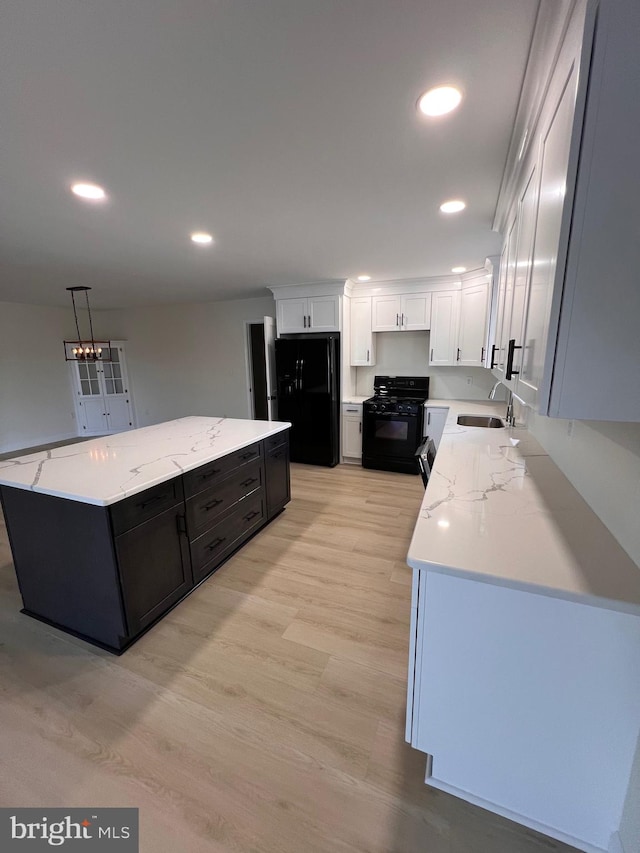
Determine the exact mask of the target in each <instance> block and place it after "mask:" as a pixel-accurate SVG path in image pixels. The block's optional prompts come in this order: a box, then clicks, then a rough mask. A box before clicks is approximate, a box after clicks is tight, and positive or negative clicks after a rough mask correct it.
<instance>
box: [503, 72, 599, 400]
mask: <svg viewBox="0 0 640 853" xmlns="http://www.w3.org/2000/svg"><path fill="white" fill-rule="evenodd" d="M576 73H577V69H576V66H575V64H572V65H571V69H570V73H569V77H568V78H567V79H563V80H562V81H559V85H558V86H557V87H554V89H553V90H552V93H553V94H555V95H556V98H554V101H553V102H552V103H550V104H549V107H548V109H546V110H545V118H546V117H547V115H548V116H549V120H548V124H547V126H546V127H545V128H544V131H543V138H542V146H541V152H540V157H541V165H540V202H539V205H538V217H537V225H536V236H535V254H534V258H533V264H532V269H531V281H530V287H529V293H528V304H527V310H526V318H525V322H524V324H523V332H522V341H521V343H522V345H523V350H522V351H521V356H522V357H521V366H520V374H519V376H518V380H517V383H516V388H515V390H516V393H517V395H518V397H520V398H521V399H522V400H524V402H525V403H527V404H529V405H530V406H534V407H535V406H537V404H538V389H539V388H540V383H541V382H542V377H543V372H544V356H545V347H546V342H547V333H548V329H549V313H550V308H551V295H552V292H553V281H554V277H555V272H556V266H557V257H558V248H559V242H560V225H561V222H562V210H563V206H564V197H565V193H564V183H565V180H566V175H567V168H568V163H569V147H570V142H571V129H572V126H573V113H574V98H575V87H576V79H575V78H576ZM603 310H604V311H605V312H606V306H603Z"/></svg>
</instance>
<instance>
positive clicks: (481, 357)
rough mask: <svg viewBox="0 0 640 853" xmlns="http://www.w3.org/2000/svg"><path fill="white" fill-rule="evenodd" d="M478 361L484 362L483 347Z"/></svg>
mask: <svg viewBox="0 0 640 853" xmlns="http://www.w3.org/2000/svg"><path fill="white" fill-rule="evenodd" d="M480 361H482V362H484V347H482V352H481V353H480Z"/></svg>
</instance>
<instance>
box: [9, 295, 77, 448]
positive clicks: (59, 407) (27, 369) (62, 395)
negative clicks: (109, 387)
mask: <svg viewBox="0 0 640 853" xmlns="http://www.w3.org/2000/svg"><path fill="white" fill-rule="evenodd" d="M75 337H77V334H76V330H75V325H74V322H73V313H72V311H71V307H69V308H52V307H44V306H38V305H20V304H15V303H11V302H2V303H0V452H3V453H6V452H10V451H13V450H21V449H22V448H26V447H33V446H35V445H37V444H47V443H48V442H52V441H58V440H61V439H64V438H70V437H71V436H75V435H76V433H77V425H76V420H75V413H74V407H73V394H72V386H71V380H70V375H69V366H68V364H67V363H66V362H65V360H64V349H63V343H62V342H63V341H64V340H65V338H66V339H73V338H75Z"/></svg>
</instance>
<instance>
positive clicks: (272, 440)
mask: <svg viewBox="0 0 640 853" xmlns="http://www.w3.org/2000/svg"><path fill="white" fill-rule="evenodd" d="M288 441H289V430H288V429H285V430H282V432H277V433H276V434H275V435H270V436H269V438H265V440H264V449H265V453H268V452H269V451H270V450H275V449H276V447H280V446H281V445H283V444H286V443H287V442H288Z"/></svg>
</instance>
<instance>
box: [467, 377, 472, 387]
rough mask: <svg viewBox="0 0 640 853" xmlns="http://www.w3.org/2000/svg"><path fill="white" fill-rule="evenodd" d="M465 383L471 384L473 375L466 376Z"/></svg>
mask: <svg viewBox="0 0 640 853" xmlns="http://www.w3.org/2000/svg"><path fill="white" fill-rule="evenodd" d="M467 385H473V376H467Z"/></svg>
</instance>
